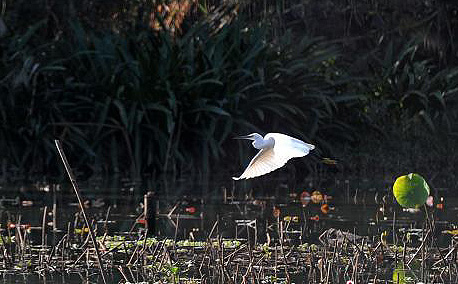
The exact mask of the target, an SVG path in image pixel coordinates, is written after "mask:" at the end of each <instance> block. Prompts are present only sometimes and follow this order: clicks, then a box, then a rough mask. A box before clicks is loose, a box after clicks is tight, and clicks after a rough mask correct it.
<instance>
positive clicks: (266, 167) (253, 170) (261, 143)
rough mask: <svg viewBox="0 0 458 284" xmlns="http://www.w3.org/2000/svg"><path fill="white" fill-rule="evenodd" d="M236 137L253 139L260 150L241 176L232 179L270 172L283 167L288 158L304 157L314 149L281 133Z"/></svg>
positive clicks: (247, 177)
mask: <svg viewBox="0 0 458 284" xmlns="http://www.w3.org/2000/svg"><path fill="white" fill-rule="evenodd" d="M236 139H248V140H253V143H252V144H253V147H255V148H256V149H260V151H259V152H258V153H257V154H256V156H254V158H253V159H252V160H251V162H250V164H249V165H248V167H247V168H246V169H245V171H244V172H243V173H242V175H241V176H239V177H233V179H234V180H239V179H249V178H254V177H258V176H262V175H264V174H267V173H270V172H271V171H274V170H276V169H278V168H281V167H283V166H284V165H285V164H286V162H287V161H288V160H289V159H291V158H296V157H304V156H305V155H307V154H308V153H309V152H310V151H311V150H313V149H315V146H314V145H312V144H308V143H305V142H303V141H301V140H299V139H296V138H293V137H290V136H288V135H285V134H281V133H268V134H266V136H264V138H263V137H262V135H261V134H258V133H252V134H249V135H246V136H239V137H236Z"/></svg>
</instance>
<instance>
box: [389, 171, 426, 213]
mask: <svg viewBox="0 0 458 284" xmlns="http://www.w3.org/2000/svg"><path fill="white" fill-rule="evenodd" d="M393 193H394V197H395V198H396V200H397V202H398V203H399V204H400V205H401V206H402V207H407V208H418V207H420V206H423V205H424V204H425V202H426V199H427V198H428V196H429V186H428V183H427V182H426V181H425V179H424V178H423V177H422V176H421V175H419V174H415V173H410V174H408V175H404V176H400V177H398V178H397V179H396V181H395V182H394V184H393Z"/></svg>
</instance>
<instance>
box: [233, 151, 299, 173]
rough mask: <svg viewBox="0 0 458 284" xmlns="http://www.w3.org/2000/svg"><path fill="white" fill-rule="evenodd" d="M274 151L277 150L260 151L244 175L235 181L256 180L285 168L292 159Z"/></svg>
mask: <svg viewBox="0 0 458 284" xmlns="http://www.w3.org/2000/svg"><path fill="white" fill-rule="evenodd" d="M274 149H275V148H270V149H262V150H260V151H259V152H258V154H256V156H254V158H253V159H252V160H251V162H250V164H249V165H248V167H247V168H246V169H245V171H244V172H243V174H242V175H241V176H239V177H233V179H234V180H239V179H248V178H254V177H257V176H262V175H264V174H267V173H270V172H271V171H274V170H276V169H278V168H281V167H283V166H284V165H285V164H286V162H287V161H288V160H289V159H290V158H291V157H288V156H284V155H279V154H276V152H275V150H274Z"/></svg>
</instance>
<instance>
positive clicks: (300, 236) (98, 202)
mask: <svg viewBox="0 0 458 284" xmlns="http://www.w3.org/2000/svg"><path fill="white" fill-rule="evenodd" d="M40 188H41V189H40V190H39V194H31V193H30V192H28V191H27V190H24V189H21V190H19V193H20V194H19V196H15V195H14V194H5V195H4V196H2V197H1V198H0V216H1V224H2V226H1V227H0V230H1V232H2V234H4V235H5V234H6V233H7V232H8V230H19V231H23V232H27V233H28V234H29V236H28V237H29V238H30V240H31V242H32V244H42V243H43V242H45V243H47V244H49V245H54V244H56V242H58V241H59V240H60V239H61V238H62V236H63V235H64V234H65V233H66V232H68V230H69V228H71V230H72V232H73V233H74V234H75V235H76V236H77V237H79V238H81V239H84V238H86V237H87V232H88V230H87V228H85V226H84V222H82V219H81V217H80V216H79V213H78V212H79V209H78V207H77V204H76V203H75V198H74V197H73V196H72V195H68V194H62V192H63V191H62V189H61V188H60V187H59V186H50V187H46V186H44V187H40ZM122 192H124V194H123V195H121V196H116V197H114V196H110V195H107V194H105V193H101V194H98V193H96V192H91V193H90V194H86V195H85V196H86V201H85V202H84V205H85V207H86V209H87V210H88V213H89V215H90V216H91V217H92V218H93V219H94V220H95V221H96V224H97V226H98V230H99V231H98V234H99V235H101V234H103V233H106V234H107V235H111V236H113V235H126V234H129V233H135V234H138V235H141V234H143V233H144V232H145V227H146V223H147V222H146V217H147V216H144V214H145V213H144V205H145V204H144V203H145V200H144V196H143V195H139V194H137V195H135V194H129V192H135V190H134V191H129V190H128V189H127V190H124V191H122ZM217 192H219V194H220V196H218V195H215V196H212V198H205V199H203V198H198V197H195V196H190V195H181V196H175V197H172V196H161V195H158V196H155V197H154V216H155V217H154V221H155V232H154V233H155V235H156V236H157V237H159V238H173V239H176V240H192V241H204V240H206V239H208V238H211V237H214V236H219V237H221V238H223V239H233V240H241V241H247V242H248V243H249V244H251V245H253V246H256V245H257V244H267V245H274V244H278V243H279V242H281V243H282V244H283V245H288V246H291V247H294V246H297V247H300V246H302V245H304V244H316V245H323V246H325V247H329V248H330V249H332V248H333V247H335V246H336V245H340V244H344V243H347V242H348V243H353V244H355V245H359V244H360V243H366V244H369V243H370V244H373V245H376V244H377V243H379V246H380V247H383V248H384V249H385V250H388V251H392V252H393V253H396V251H395V250H396V249H393V248H392V245H393V244H395V245H396V246H402V245H404V244H405V245H407V246H411V247H418V246H419V245H421V244H422V243H423V242H424V241H425V239H426V238H428V237H429V236H430V235H433V236H434V237H435V238H436V244H437V246H439V247H445V246H448V245H450V243H451V239H452V238H454V237H455V236H456V235H457V234H458V233H456V232H455V231H456V228H455V224H454V217H455V216H456V210H457V207H456V204H457V202H456V201H457V200H456V199H452V198H447V206H445V200H446V198H445V197H444V196H445V195H444V196H440V197H438V198H434V199H432V198H431V199H430V200H428V202H429V203H428V207H425V208H421V209H420V210H403V209H402V208H401V207H400V206H398V205H397V204H396V203H395V201H394V200H393V197H392V196H391V195H390V194H389V193H387V192H383V191H380V192H377V191H375V192H361V191H357V190H354V191H349V192H350V194H344V195H342V196H329V195H327V194H325V193H323V192H326V191H322V190H316V189H309V190H300V191H298V193H296V194H290V195H287V196H285V197H281V198H275V197H273V196H269V195H264V196H256V195H253V194H250V193H248V194H246V195H245V196H243V195H241V194H238V195H237V196H236V194H234V192H228V190H227V189H224V188H223V189H222V190H218V191H217ZM425 210H427V212H428V215H425ZM425 218H428V219H429V220H431V221H433V222H434V224H435V230H434V231H431V232H430V233H429V234H430V235H426V233H425V230H424V228H425ZM43 226H45V227H46V229H45V232H46V234H45V236H43ZM363 246H364V245H363ZM373 249H374V255H375V256H376V260H377V261H376V263H375V264H376V265H378V266H379V267H382V266H383V267H386V268H387V269H388V267H393V269H392V270H390V271H389V272H387V273H386V275H385V276H386V277H388V276H387V275H389V277H388V278H385V279H392V281H399V283H410V282H408V281H410V280H409V279H410V278H409V277H410V276H409V275H410V271H411V270H412V271H414V272H416V271H417V270H418V269H417V268H415V267H412V265H410V266H409V267H405V266H403V267H401V266H392V265H393V263H391V261H392V260H391V259H389V258H387V257H386V255H385V254H383V253H382V252H380V251H378V250H377V247H375V248H373ZM377 251H378V252H377ZM401 253H402V251H400V252H399V254H401ZM413 263H415V262H412V263H411V264H413ZM304 269H305V268H304ZM393 271H394V272H393ZM423 273H426V274H427V272H423ZM395 274H396V277H397V278H396V280H395V279H394V277H395V276H394V275H395ZM8 277H9V276H8ZM53 277H54V276H53ZM114 277H118V276H114ZM379 277H381V276H379ZM4 279H5V278H4ZM417 279H418V278H417ZM402 281H404V282H402ZM394 283H397V282H394Z"/></svg>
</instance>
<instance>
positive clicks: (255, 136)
mask: <svg viewBox="0 0 458 284" xmlns="http://www.w3.org/2000/svg"><path fill="white" fill-rule="evenodd" d="M234 139H247V140H253V141H255V140H258V139H262V135H261V134H259V133H251V134H248V135H243V136H237V137H234Z"/></svg>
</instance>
